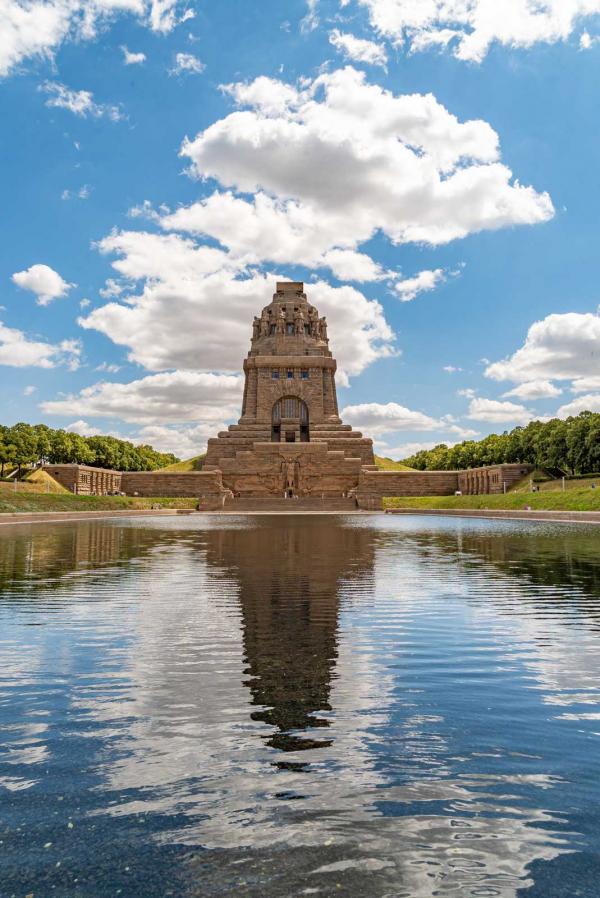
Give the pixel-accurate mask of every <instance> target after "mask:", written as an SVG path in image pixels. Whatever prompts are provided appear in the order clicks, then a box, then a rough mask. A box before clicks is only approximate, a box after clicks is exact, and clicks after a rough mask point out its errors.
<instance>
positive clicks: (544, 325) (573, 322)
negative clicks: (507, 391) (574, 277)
mask: <svg viewBox="0 0 600 898" xmlns="http://www.w3.org/2000/svg"><path fill="white" fill-rule="evenodd" d="M599 367H600V315H598V314H594V313H592V312H587V313H580V312H567V313H565V314H552V315H548V316H547V317H546V318H543V319H542V320H541V321H536V322H534V323H533V324H532V325H531V327H530V328H529V331H528V333H527V337H526V339H525V342H524V344H523V346H521V347H520V349H517V351H516V352H515V353H513V354H512V355H511V356H509V357H508V358H506V359H503V360H502V361H499V362H493V363H492V364H489V365H488V367H487V368H486V370H485V375H486V377H490V378H492V379H493V380H498V381H512V382H513V383H516V384H530V383H532V382H539V381H544V382H545V381H555V380H559V381H560V380H570V381H572V389H574V390H575V391H576V392H579V391H581V390H585V389H594V382H595V381H597V380H598V378H599V375H598V371H599ZM598 384H599V385H600V381H599V382H598ZM513 395H517V394H513ZM555 395H556V394H555ZM522 398H526V397H525V396H523V397H522Z"/></svg>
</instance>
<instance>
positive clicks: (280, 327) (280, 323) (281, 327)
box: [277, 309, 285, 334]
mask: <svg viewBox="0 0 600 898" xmlns="http://www.w3.org/2000/svg"><path fill="white" fill-rule="evenodd" d="M277 333H278V334H285V312H284V311H283V309H280V310H279V315H278V317H277Z"/></svg>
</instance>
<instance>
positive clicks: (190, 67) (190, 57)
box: [169, 53, 205, 75]
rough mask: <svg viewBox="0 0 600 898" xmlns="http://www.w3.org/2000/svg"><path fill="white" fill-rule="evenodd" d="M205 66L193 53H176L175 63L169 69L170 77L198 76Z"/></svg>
mask: <svg viewBox="0 0 600 898" xmlns="http://www.w3.org/2000/svg"><path fill="white" fill-rule="evenodd" d="M204 69H205V65H204V63H203V62H201V61H200V60H199V59H198V57H197V56H194V54H193V53H176V54H175V62H174V63H173V65H172V67H171V68H170V69H169V73H170V74H171V75H199V74H200V73H201V72H203V71H204Z"/></svg>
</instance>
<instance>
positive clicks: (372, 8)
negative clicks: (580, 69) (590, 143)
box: [341, 0, 600, 63]
mask: <svg viewBox="0 0 600 898" xmlns="http://www.w3.org/2000/svg"><path fill="white" fill-rule="evenodd" d="M347 3H348V0H341V5H342V6H345V5H347ZM358 3H359V4H361V5H362V6H364V7H366V8H367V10H368V12H369V17H370V21H371V25H372V26H373V28H374V29H375V30H376V31H377V33H378V34H380V35H382V36H385V37H386V38H388V39H389V40H391V41H392V42H393V43H395V44H397V45H400V46H405V47H406V48H407V49H408V50H409V51H412V52H419V51H422V50H427V49H429V48H431V47H438V48H444V47H448V48H451V49H452V52H453V53H454V55H455V56H456V57H457V58H458V59H462V60H466V61H469V62H476V63H477V62H481V61H482V59H484V57H485V56H486V55H487V53H488V51H489V49H490V47H491V46H492V45H493V44H494V43H498V44H501V45H503V46H505V47H514V48H519V47H521V48H526V47H532V46H533V45H534V44H536V43H548V44H551V43H556V42H557V41H564V40H567V39H568V38H569V37H570V36H571V34H572V33H573V31H574V30H575V29H576V27H577V25H578V24H579V23H580V22H581V21H583V20H585V19H586V18H589V17H591V16H594V15H597V14H598V13H600V0H542V2H540V0H358Z"/></svg>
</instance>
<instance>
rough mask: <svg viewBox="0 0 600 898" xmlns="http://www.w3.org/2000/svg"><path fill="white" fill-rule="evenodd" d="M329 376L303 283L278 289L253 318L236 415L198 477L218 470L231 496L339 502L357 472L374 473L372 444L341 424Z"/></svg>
mask: <svg viewBox="0 0 600 898" xmlns="http://www.w3.org/2000/svg"><path fill="white" fill-rule="evenodd" d="M335 371H336V362H335V359H334V358H333V357H332V353H331V352H330V350H329V345H328V337H327V322H326V319H325V318H321V317H319V313H318V311H317V309H316V308H315V307H314V306H312V305H311V304H310V303H309V302H308V299H307V297H306V294H305V293H304V284H302V283H298V282H289V283H288V282H281V283H278V284H277V287H276V292H275V294H274V296H273V299H272V302H270V303H269V305H268V306H265V308H264V309H263V311H262V313H261V316H260V318H255V319H254V325H253V328H252V342H251V346H250V352H249V353H248V356H247V358H246V359H245V361H244V374H245V387H244V399H243V405H242V416H241V418H240V420H239V423H238V424H235V425H232V426H231V427H230V428H229V430H228V431H225V432H223V433H220V434H219V436H218V437H217V438H216V439H212V440H209V443H208V452H207V456H206V462H205V464H204V470H205V471H207V470H217V469H218V470H220V471H221V472H222V475H223V484H224V486H225V487H226V488H228V489H230V490H232V492H233V493H234V495H236V496H254V497H257V496H263V497H266V496H281V495H282V492H283V493H285V495H287V496H296V495H311V494H312V495H322V496H330V497H342V496H346V495H348V493H349V492H350V491H351V490H353V489H356V486H357V484H358V479H359V476H360V472H361V470H362V469H363V468H365V467H366V468H367V469H373V467H374V457H373V444H372V441H371V440H369V439H365V438H363V436H362V434H360V433H357V432H356V431H353V430H352V428H351V427H350V426H349V425H344V424H342V422H341V420H340V417H339V413H338V404H337V394H336V386H335ZM284 452H285V456H284V455H283V453H284ZM290 453H291V455H290Z"/></svg>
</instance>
